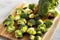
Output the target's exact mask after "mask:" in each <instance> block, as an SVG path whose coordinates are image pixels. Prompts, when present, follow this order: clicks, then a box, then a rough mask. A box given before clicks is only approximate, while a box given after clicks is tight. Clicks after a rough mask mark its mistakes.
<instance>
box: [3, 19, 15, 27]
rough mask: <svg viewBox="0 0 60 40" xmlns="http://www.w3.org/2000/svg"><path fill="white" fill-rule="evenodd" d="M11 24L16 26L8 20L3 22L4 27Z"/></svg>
mask: <svg viewBox="0 0 60 40" xmlns="http://www.w3.org/2000/svg"><path fill="white" fill-rule="evenodd" d="M10 24H11V25H13V24H14V21H11V20H7V19H6V20H5V21H4V22H3V25H4V26H8V25H10Z"/></svg>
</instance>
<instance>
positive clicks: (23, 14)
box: [20, 13, 29, 19]
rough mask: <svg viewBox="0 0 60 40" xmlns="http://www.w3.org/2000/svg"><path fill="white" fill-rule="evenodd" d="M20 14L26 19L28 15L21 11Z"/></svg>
mask: <svg viewBox="0 0 60 40" xmlns="http://www.w3.org/2000/svg"><path fill="white" fill-rule="evenodd" d="M20 16H21V17H22V18H25V19H28V17H29V15H28V14H26V13H22V14H21V15H20Z"/></svg>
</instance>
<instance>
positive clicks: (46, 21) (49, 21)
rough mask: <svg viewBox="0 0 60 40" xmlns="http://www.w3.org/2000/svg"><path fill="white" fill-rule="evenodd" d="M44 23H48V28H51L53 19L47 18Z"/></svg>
mask: <svg viewBox="0 0 60 40" xmlns="http://www.w3.org/2000/svg"><path fill="white" fill-rule="evenodd" d="M44 24H45V25H46V27H47V28H49V27H50V26H51V25H52V21H51V20H45V22H44Z"/></svg>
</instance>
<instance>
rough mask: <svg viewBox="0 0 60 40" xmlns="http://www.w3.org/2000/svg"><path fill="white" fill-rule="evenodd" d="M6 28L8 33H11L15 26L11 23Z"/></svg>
mask: <svg viewBox="0 0 60 40" xmlns="http://www.w3.org/2000/svg"><path fill="white" fill-rule="evenodd" d="M6 30H7V32H8V33H11V32H13V31H15V26H13V25H9V26H7V27H6Z"/></svg>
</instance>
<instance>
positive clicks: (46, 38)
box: [0, 4, 60, 40]
mask: <svg viewBox="0 0 60 40" xmlns="http://www.w3.org/2000/svg"><path fill="white" fill-rule="evenodd" d="M23 5H24V4H21V5H19V6H17V7H16V8H22V7H23ZM16 8H15V9H16ZM15 9H14V10H13V11H12V12H11V14H12V15H14V16H15ZM59 20H60V15H58V16H57V17H56V18H55V19H54V21H53V25H52V26H51V27H50V28H49V30H48V32H47V33H46V34H45V35H44V36H43V38H42V40H50V38H51V36H52V34H53V33H54V31H55V29H56V27H57V24H58V22H59ZM0 35H1V36H3V37H6V38H9V39H11V40H28V35H25V36H24V38H23V39H17V38H15V36H14V33H7V32H6V28H5V27H4V26H3V24H2V23H0Z"/></svg>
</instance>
